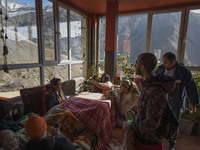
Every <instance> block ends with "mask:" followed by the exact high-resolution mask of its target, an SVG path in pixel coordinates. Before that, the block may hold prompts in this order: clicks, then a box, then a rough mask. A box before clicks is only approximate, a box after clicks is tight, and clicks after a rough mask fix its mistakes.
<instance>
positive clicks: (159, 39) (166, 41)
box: [150, 12, 181, 64]
mask: <svg viewBox="0 0 200 150" xmlns="http://www.w3.org/2000/svg"><path fill="white" fill-rule="evenodd" d="M180 21H181V12H172V13H162V14H153V20H152V35H151V49H150V52H152V53H154V54H155V55H156V57H157V59H158V64H159V63H161V62H162V56H163V54H165V53H166V52H173V53H175V54H177V48H178V39H179V29H180Z"/></svg>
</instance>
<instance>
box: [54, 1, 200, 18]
mask: <svg viewBox="0 0 200 150" xmlns="http://www.w3.org/2000/svg"><path fill="white" fill-rule="evenodd" d="M58 1H61V2H63V3H65V4H67V5H69V6H71V7H74V8H76V9H79V10H81V11H83V12H85V13H87V14H100V15H101V14H106V2H107V1H115V0H58ZM118 1H119V13H130V12H139V11H146V10H157V9H168V8H179V7H185V6H195V5H200V0H118Z"/></svg>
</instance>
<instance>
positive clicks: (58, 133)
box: [53, 128, 61, 135]
mask: <svg viewBox="0 0 200 150" xmlns="http://www.w3.org/2000/svg"><path fill="white" fill-rule="evenodd" d="M60 134H61V132H60V129H59V128H54V131H53V135H60Z"/></svg>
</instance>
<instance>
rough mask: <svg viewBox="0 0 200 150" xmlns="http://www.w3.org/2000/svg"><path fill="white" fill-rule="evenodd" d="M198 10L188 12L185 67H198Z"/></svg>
mask: <svg viewBox="0 0 200 150" xmlns="http://www.w3.org/2000/svg"><path fill="white" fill-rule="evenodd" d="M199 12H200V9H195V10H190V12H189V20H188V29H187V35H186V41H185V42H186V47H185V55H184V64H185V65H186V66H194V67H197V66H200V61H199V58H200V52H199V48H200V42H199V41H200V13H199Z"/></svg>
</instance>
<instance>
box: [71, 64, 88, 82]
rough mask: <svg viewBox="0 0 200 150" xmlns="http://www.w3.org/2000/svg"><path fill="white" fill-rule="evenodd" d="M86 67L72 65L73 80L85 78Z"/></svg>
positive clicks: (83, 65)
mask: <svg viewBox="0 0 200 150" xmlns="http://www.w3.org/2000/svg"><path fill="white" fill-rule="evenodd" d="M84 67H86V66H85V64H73V65H72V70H71V71H72V79H73V78H77V77H83V76H84Z"/></svg>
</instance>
